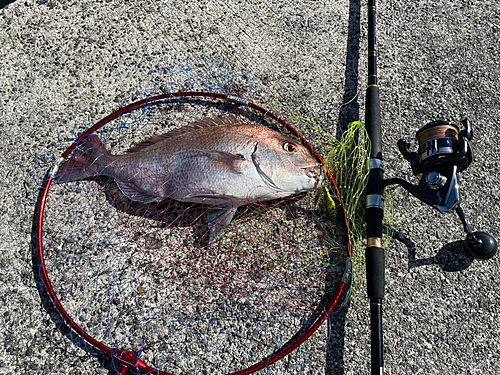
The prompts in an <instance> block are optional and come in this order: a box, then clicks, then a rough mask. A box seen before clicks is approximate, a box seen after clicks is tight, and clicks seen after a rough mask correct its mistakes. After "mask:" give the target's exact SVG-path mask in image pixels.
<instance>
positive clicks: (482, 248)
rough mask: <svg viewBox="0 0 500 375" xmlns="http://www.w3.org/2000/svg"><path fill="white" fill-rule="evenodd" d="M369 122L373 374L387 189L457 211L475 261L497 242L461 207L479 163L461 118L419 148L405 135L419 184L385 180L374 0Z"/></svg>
mask: <svg viewBox="0 0 500 375" xmlns="http://www.w3.org/2000/svg"><path fill="white" fill-rule="evenodd" d="M365 111H366V112H365V125H366V130H367V133H368V136H369V138H370V142H371V152H370V160H369V162H368V173H369V174H368V185H367V188H366V206H365V218H366V228H367V246H366V252H365V254H366V281H367V294H368V298H369V299H370V321H371V374H372V375H375V374H378V375H382V374H383V373H384V357H383V340H382V300H383V298H384V287H385V253H384V249H383V242H382V221H383V216H384V197H383V192H384V188H385V187H386V186H389V185H399V186H401V187H403V188H404V189H405V190H407V191H408V192H409V193H410V194H412V195H413V196H415V197H416V198H418V199H419V200H421V201H422V202H424V203H426V204H428V205H430V206H432V207H434V208H436V209H437V210H439V211H441V212H451V211H456V213H457V214H458V216H459V218H460V221H461V222H462V224H463V227H464V230H465V232H466V238H465V241H464V243H465V247H466V248H467V250H468V251H469V253H470V254H471V255H472V257H474V258H475V259H481V260H486V259H490V258H492V257H493V256H494V255H495V254H496V252H497V248H498V246H497V242H496V240H495V239H494V238H493V237H492V236H491V235H489V234H488V233H485V232H480V231H478V232H472V230H471V228H470V226H469V224H468V222H467V219H466V218H465V214H464V212H463V210H462V208H461V207H460V196H459V186H458V182H459V178H460V173H461V172H462V171H463V170H465V169H466V168H467V167H468V166H469V165H470V164H471V163H472V161H473V151H472V147H471V140H472V137H473V131H472V125H471V123H470V121H469V120H468V119H464V120H462V121H461V124H462V127H463V129H460V127H459V126H458V125H456V124H454V123H451V122H448V121H434V122H430V123H428V124H427V125H425V126H424V127H422V128H421V129H420V130H419V131H417V133H416V138H417V142H418V150H417V152H411V151H410V146H411V144H410V142H408V141H406V140H404V139H400V140H399V141H398V149H399V151H400V152H401V154H402V155H403V157H404V158H405V159H406V160H407V161H408V162H410V164H411V168H412V171H413V172H414V173H415V174H419V175H421V177H420V182H419V184H418V185H413V184H411V183H409V182H407V181H405V180H403V179H400V178H390V179H384V177H383V171H382V169H381V161H382V137H381V125H382V124H381V116H380V96H379V87H378V84H377V43H376V4H375V0H368V85H367V89H366V107H365Z"/></svg>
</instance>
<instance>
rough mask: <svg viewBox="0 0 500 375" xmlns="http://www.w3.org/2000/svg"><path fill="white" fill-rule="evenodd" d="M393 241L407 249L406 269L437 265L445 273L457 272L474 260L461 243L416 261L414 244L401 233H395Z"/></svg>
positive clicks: (455, 243) (454, 243)
mask: <svg viewBox="0 0 500 375" xmlns="http://www.w3.org/2000/svg"><path fill="white" fill-rule="evenodd" d="M394 239H396V240H398V241H400V242H402V243H403V244H404V245H405V246H406V248H407V249H408V269H411V268H416V267H421V266H427V265H431V264H437V265H438V266H439V267H441V269H442V270H443V271H445V272H457V271H462V270H464V269H466V268H468V267H469V266H470V265H471V263H472V261H473V260H474V258H473V257H472V256H471V255H470V254H469V253H468V252H467V250H466V249H465V246H464V242H463V241H455V242H451V243H449V244H446V245H444V246H443V247H442V248H441V249H439V251H438V253H437V254H436V255H435V256H433V257H430V258H423V259H416V247H415V244H414V243H413V242H412V241H411V240H410V239H408V238H407V237H405V236H404V234H402V233H395V236H394Z"/></svg>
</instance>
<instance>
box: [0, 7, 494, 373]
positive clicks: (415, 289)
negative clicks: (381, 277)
mask: <svg viewBox="0 0 500 375" xmlns="http://www.w3.org/2000/svg"><path fill="white" fill-rule="evenodd" d="M366 12H367V10H366V4H365V3H364V2H363V3H362V4H360V2H359V1H356V0H353V1H350V2H349V1H329V2H326V1H317V2H316V1H306V0H300V1H296V2H293V3H290V2H278V1H270V2H265V3H260V2H254V1H246V2H243V1H233V0H227V1H224V2H222V1H161V2H160V1H140V2H139V1H125V0H122V1H119V0H106V1H79V2H76V1H75V2H66V1H55V0H49V1H46V0H44V1H42V0H39V1H33V0H28V1H15V2H13V3H12V4H9V5H7V6H6V7H5V8H3V9H1V10H0V50H1V52H2V53H1V55H2V58H1V59H0V113H1V116H0V134H1V136H0V166H1V168H0V193H1V200H0V216H1V224H0V238H1V240H0V250H1V251H0V298H1V305H0V328H1V329H0V374H8V373H14V372H15V373H21V374H24V373H27V374H28V373H29V374H57V373H61V374H63V373H64V374H80V373H82V374H83V373H85V374H109V373H113V371H112V370H111V367H110V363H109V360H107V359H106V358H104V357H102V356H95V355H91V354H89V353H88V351H87V350H86V349H85V347H84V346H82V345H80V344H79V342H80V341H79V340H78V338H75V336H74V334H72V333H71V332H70V331H69V329H68V328H67V327H66V326H65V325H64V324H63V323H62V321H61V318H60V317H59V316H58V313H57V312H56V311H55V309H54V308H52V307H51V305H50V301H48V299H47V296H46V294H45V292H44V288H43V285H42V284H41V282H40V280H39V278H38V268H37V265H36V260H35V258H34V254H35V253H34V247H33V246H34V240H35V238H34V236H33V226H34V223H33V220H34V212H35V203H36V199H37V197H38V188H39V186H38V185H37V183H36V181H35V180H34V179H33V178H32V171H33V169H34V167H35V165H36V163H37V161H38V160H40V158H43V157H46V156H49V155H51V148H52V146H53V145H54V143H56V142H57V141H66V140H70V139H72V133H71V132H72V130H75V129H81V128H82V127H83V126H84V125H85V124H91V123H95V122H96V121H98V120H99V119H101V118H103V117H104V116H106V115H107V114H109V113H111V112H112V111H113V110H114V109H116V108H117V106H118V105H120V104H122V103H123V102H124V100H125V98H127V97H130V96H131V95H133V94H134V93H135V92H136V90H137V87H139V86H140V82H141V79H144V77H147V74H148V72H151V71H152V70H154V69H155V67H157V66H159V65H161V64H164V63H166V62H171V61H179V60H182V59H186V58H196V57H200V56H203V55H207V56H219V57H222V58H224V59H225V60H226V61H228V62H230V63H231V65H232V67H233V69H234V71H238V72H244V73H246V74H248V76H249V77H251V78H252V81H253V82H254V83H255V84H256V85H258V86H262V87H264V88H265V89H266V91H267V93H268V94H269V96H270V97H271V98H272V99H273V100H274V101H276V102H278V103H280V104H282V105H284V106H286V107H287V108H292V109H293V111H294V112H295V113H297V114H299V115H301V116H304V117H307V118H310V119H312V120H313V121H314V122H315V123H317V124H318V125H319V126H321V127H322V128H323V129H324V130H326V131H329V132H331V133H332V134H333V133H338V132H339V129H341V128H342V127H344V126H345V125H346V124H347V123H348V122H349V121H352V120H357V119H360V120H361V121H363V120H364V88H365V86H366V74H367V73H366V70H367V69H366V48H367V43H366V34H367V26H366ZM377 38H378V49H379V78H380V81H379V84H380V88H381V100H382V117H383V119H382V121H383V144H384V162H383V164H384V169H385V174H386V176H388V177H403V178H407V179H411V180H412V181H413V182H416V179H414V178H413V177H412V175H411V172H410V167H409V164H408V163H407V162H406V161H404V160H403V159H402V158H401V156H400V154H399V152H398V150H397V147H396V142H397V140H398V139H400V138H405V139H409V140H412V142H413V144H415V141H414V135H415V132H416V131H417V130H418V129H419V128H420V127H422V126H423V125H425V124H426V123H428V122H430V121H433V120H437V119H442V120H450V121H454V122H458V121H459V120H461V119H463V118H464V117H467V118H469V119H470V120H471V122H472V125H473V128H474V140H473V147H474V152H475V161H474V163H473V164H472V165H471V166H470V167H469V168H468V169H467V170H466V171H464V173H463V174H462V178H461V180H460V185H461V198H462V207H463V209H464V211H465V214H466V215H467V218H468V220H469V222H470V225H471V227H472V229H473V230H481V231H484V232H487V233H490V234H491V235H493V236H494V237H495V238H497V239H498V238H500V231H499V224H500V219H499V215H498V212H499V210H500V203H499V201H500V192H499V185H500V184H499V182H500V177H499V176H500V167H499V163H498V159H499V157H500V137H499V135H498V132H499V130H500V127H499V125H498V119H500V106H499V103H500V94H499V91H498V86H499V84H500V45H499V40H500V2H499V1H474V0H473V1H449V0H442V1H426V0H424V1H418V2H408V1H402V0H390V1H384V2H379V5H378V25H377ZM413 147H415V146H413ZM393 198H394V203H393V220H394V222H393V228H394V231H395V235H394V239H393V241H392V242H391V244H390V245H389V247H388V248H387V254H386V266H387V268H386V280H387V286H386V297H385V300H384V318H383V323H384V343H385V348H384V351H385V363H386V366H385V373H386V374H420V373H421V374H499V373H500V340H499V337H500V325H499V319H500V291H499V290H500V289H499V287H498V283H499V281H500V269H499V262H498V256H496V257H495V258H493V259H491V260H489V261H485V262H481V261H476V260H473V259H472V258H471V257H470V256H469V255H468V254H467V253H466V252H465V250H464V249H463V242H462V240H463V239H464V237H465V235H464V233H463V230H462V227H461V224H460V221H459V219H458V217H456V215H455V214H440V213H439V212H437V211H436V210H434V209H432V208H430V207H427V206H424V205H423V204H421V203H420V202H418V201H417V200H416V199H414V198H412V197H410V196H409V194H408V193H406V192H405V191H403V190H402V189H396V190H394V191H393ZM330 324H331V329H332V339H331V340H330V342H329V343H328V344H327V346H326V348H325V350H320V351H318V353H314V354H303V353H302V352H297V353H292V354H291V355H290V357H288V359H287V358H285V359H284V360H283V361H285V363H286V361H288V362H289V363H292V362H294V361H295V362H297V361H298V362H300V363H301V365H300V366H291V365H290V366H289V367H287V366H286V365H282V366H280V365H276V366H271V367H270V368H269V369H268V370H263V371H262V372H261V373H266V372H269V373H274V374H288V373H299V372H300V373H304V374H328V375H330V374H367V373H369V355H370V354H369V353H370V346H369V341H370V337H369V312H368V301H367V298H366V296H365V289H364V286H362V287H361V288H360V290H359V291H358V292H357V294H356V295H355V297H354V298H353V300H352V302H351V303H350V305H349V306H348V307H347V308H346V309H345V310H344V311H343V312H341V313H340V314H338V315H337V316H335V317H333V318H332V319H331V320H330ZM321 329H323V330H326V329H327V327H326V325H325V327H322V328H321ZM320 336H321V337H320ZM323 339H324V335H318V336H313V337H312V338H311V340H323ZM324 345H325V344H324V343H321V342H318V343H317V346H318V347H321V346H324Z"/></svg>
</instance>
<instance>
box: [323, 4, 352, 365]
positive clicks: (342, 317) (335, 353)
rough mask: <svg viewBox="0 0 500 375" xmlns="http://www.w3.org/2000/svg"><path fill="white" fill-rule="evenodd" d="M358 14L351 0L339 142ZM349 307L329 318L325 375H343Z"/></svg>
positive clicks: (348, 112) (347, 116) (348, 113)
mask: <svg viewBox="0 0 500 375" xmlns="http://www.w3.org/2000/svg"><path fill="white" fill-rule="evenodd" d="M360 12H361V1H360V0H351V1H350V3H349V30H348V35H347V53H346V63H345V67H346V68H345V85H344V96H343V101H342V102H343V104H342V107H341V108H340V111H339V116H338V121H337V132H336V137H337V139H341V137H342V134H343V133H344V132H345V131H346V130H347V126H348V125H349V123H351V122H352V121H356V120H359V103H358V78H359V77H358V76H359V74H358V66H359V39H360ZM348 308H349V304H347V305H346V306H344V307H343V308H342V309H341V310H340V311H339V312H338V313H337V314H335V315H333V316H331V317H330V318H329V319H328V325H329V332H330V336H329V340H328V344H327V347H326V366H325V375H341V374H344V345H345V343H344V341H345V322H346V316H347V311H348Z"/></svg>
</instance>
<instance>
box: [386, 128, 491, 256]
mask: <svg viewBox="0 0 500 375" xmlns="http://www.w3.org/2000/svg"><path fill="white" fill-rule="evenodd" d="M461 123H462V125H463V127H464V129H463V130H460V128H459V127H458V125H456V124H454V123H451V122H447V121H434V122H431V123H429V124H427V125H425V126H424V127H423V128H421V129H420V130H419V131H418V132H417V134H416V138H417V141H418V145H419V146H418V149H417V152H410V145H411V144H410V142H408V141H406V140H404V139H400V140H399V141H398V148H399V151H400V152H401V154H402V155H403V157H404V158H405V159H406V160H408V161H409V162H410V164H411V168H412V170H413V172H414V173H415V174H421V175H422V176H421V178H420V182H419V184H418V185H413V184H410V183H409V182H407V181H405V180H403V179H400V178H391V179H387V180H384V186H388V185H395V184H397V185H400V186H402V187H403V188H404V189H406V190H407V191H408V192H410V193H411V194H412V195H413V196H415V197H417V198H418V199H420V200H421V201H422V202H424V203H426V204H428V205H430V206H432V207H434V208H436V209H438V210H439V211H442V212H450V211H452V210H455V211H456V212H457V214H458V216H459V218H460V220H461V222H462V224H463V226H464V230H465V232H466V233H467V237H466V239H465V246H466V248H467V249H468V250H469V252H470V253H471V255H472V256H473V257H474V258H476V259H490V258H492V257H493V256H494V255H495V254H496V252H497V243H496V240H495V239H494V238H493V237H492V236H490V235H489V234H487V233H484V232H474V233H472V231H471V229H470V227H469V224H468V223H467V220H466V218H465V215H464V213H463V211H462V208H461V207H460V196H459V186H458V181H459V177H460V173H461V172H462V171H463V170H464V169H466V168H467V167H468V166H469V165H470V164H471V163H472V161H473V158H474V154H473V152H472V147H471V144H470V141H471V140H472V136H473V132H472V126H471V123H470V121H469V120H468V119H465V120H463V121H461Z"/></svg>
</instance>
